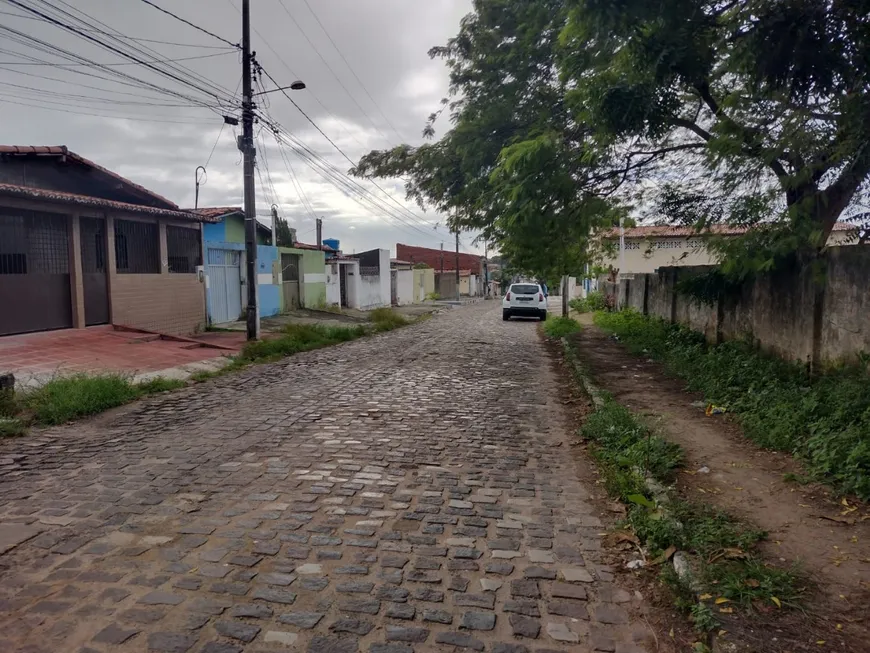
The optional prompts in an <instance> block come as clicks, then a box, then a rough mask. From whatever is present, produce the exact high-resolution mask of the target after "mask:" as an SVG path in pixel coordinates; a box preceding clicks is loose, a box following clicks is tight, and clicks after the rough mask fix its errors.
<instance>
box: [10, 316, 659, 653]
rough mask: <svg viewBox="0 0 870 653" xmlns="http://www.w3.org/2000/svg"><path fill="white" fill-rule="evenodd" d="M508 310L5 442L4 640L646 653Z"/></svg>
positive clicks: (542, 368)
mask: <svg viewBox="0 0 870 653" xmlns="http://www.w3.org/2000/svg"><path fill="white" fill-rule="evenodd" d="M535 329H536V327H535V324H534V323H523V322H510V323H504V322H502V321H501V316H500V315H499V307H498V306H497V305H496V303H495V302H484V303H480V304H477V305H474V306H468V307H463V308H461V309H456V310H452V311H448V312H446V313H443V314H441V315H438V316H437V317H435V318H433V319H432V320H429V321H427V322H425V323H423V324H420V325H417V326H414V327H409V328H406V329H401V330H399V331H395V332H392V333H388V334H383V335H380V336H377V337H374V338H370V339H364V340H359V341H355V342H352V343H348V344H346V345H342V346H339V347H335V348H331V349H325V350H321V351H316V352H309V353H306V354H301V355H298V356H295V357H293V358H291V359H288V360H287V361H284V362H280V363H276V364H271V365H266V366H260V367H256V368H252V369H249V370H247V371H245V372H243V373H240V374H236V375H233V376H227V377H223V378H221V379H218V380H215V381H213V382H211V383H208V384H204V385H200V386H196V387H193V388H189V389H186V390H183V391H180V392H177V393H172V394H169V395H165V396H161V397H155V398H152V399H150V400H148V401H146V402H145V403H142V404H138V405H135V406H131V407H128V408H125V409H122V410H121V411H118V412H116V413H114V414H112V415H104V416H102V417H99V418H97V419H95V420H92V421H89V422H83V423H80V424H77V425H72V426H67V427H63V428H56V429H53V430H49V431H45V432H41V433H36V434H32V435H31V436H28V437H26V438H22V439H17V440H12V441H6V442H3V443H0V523H2V524H5V525H7V527H11V528H13V529H14V528H16V527H20V528H22V529H25V528H27V527H33V526H35V527H38V528H39V529H41V532H40V533H39V534H38V535H37V536H36V537H33V538H32V539H29V540H28V541H26V542H24V543H23V544H20V545H19V546H17V547H16V548H13V549H12V550H10V551H8V552H7V553H5V554H4V555H2V556H0V651H4V652H5V651H18V652H21V653H24V652H27V653H43V652H44V653H58V652H64V653H65V652H72V653H95V652H96V653H102V652H108V651H113V652H116V651H117V652H122V653H123V652H128V651H129V652H133V651H149V652H157V653H170V652H171V653H184V652H187V651H191V652H194V653H239V652H241V651H245V652H266V651H286V650H303V651H309V652H311V653H318V652H331V653H337V652H344V651H348V652H353V651H372V652H378V651H380V652H383V653H388V652H389V653H392V652H407V651H418V652H419V651H454V650H457V651H459V650H472V651H492V652H502V653H524V652H539V653H546V652H547V651H569V650H570V651H575V652H576V651H593V650H594V651H614V652H618V653H630V652H633V651H638V652H639V651H643V650H646V649H645V646H646V645H647V644H646V643H647V641H648V638H649V633H648V631H647V629H646V627H645V626H644V625H643V624H642V623H638V622H636V621H633V620H632V619H631V617H630V614H631V613H632V611H631V610H630V608H631V607H632V606H631V603H632V601H634V598H633V596H632V595H629V594H628V593H627V592H625V591H623V590H621V589H619V588H618V587H617V586H616V585H615V584H614V582H613V580H614V579H613V574H612V570H611V569H608V568H607V567H604V566H602V565H600V564H597V562H596V560H597V558H598V550H599V548H600V538H601V535H600V531H601V524H600V522H599V520H598V519H597V517H595V516H594V513H595V512H596V511H595V509H594V507H593V506H592V505H591V499H590V496H591V495H590V493H589V491H588V490H587V488H585V487H583V486H582V485H581V484H580V483H579V482H578V480H577V476H576V472H575V469H574V464H573V462H572V460H571V458H570V456H571V453H570V451H569V449H568V447H567V446H561V447H558V446H557V445H559V444H560V443H561V444H563V445H565V444H566V443H567V437H568V433H567V431H566V429H567V422H566V421H565V416H564V414H563V408H562V406H561V405H560V403H559V401H558V395H557V393H556V392H555V388H556V378H555V376H554V375H553V372H552V370H551V369H550V365H549V362H548V360H547V358H546V353H545V350H544V347H543V345H542V344H541V343H540V341H539V340H538V337H537V335H536V332H535Z"/></svg>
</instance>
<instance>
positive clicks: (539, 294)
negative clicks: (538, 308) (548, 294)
mask: <svg viewBox="0 0 870 653" xmlns="http://www.w3.org/2000/svg"><path fill="white" fill-rule="evenodd" d="M538 301H539V302H542V301H544V293H542V292H539V293H538Z"/></svg>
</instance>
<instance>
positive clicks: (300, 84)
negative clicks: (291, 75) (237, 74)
mask: <svg viewBox="0 0 870 653" xmlns="http://www.w3.org/2000/svg"><path fill="white" fill-rule="evenodd" d="M288 88H289V89H290V90H291V91H301V90H302V89H303V88H305V82H303V81H302V80H300V79H297V80H296V81H295V82H293V83H292V84H290V86H279V87H278V88H272V89H269V90H268V91H260V92H259V93H254V95H265V94H266V93H274V92H275V91H286V90H287V89H288Z"/></svg>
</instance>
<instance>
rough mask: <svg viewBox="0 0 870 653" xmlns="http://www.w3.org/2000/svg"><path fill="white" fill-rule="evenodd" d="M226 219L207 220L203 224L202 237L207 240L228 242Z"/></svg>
mask: <svg viewBox="0 0 870 653" xmlns="http://www.w3.org/2000/svg"><path fill="white" fill-rule="evenodd" d="M225 222H226V221H225V220H221V221H220V222H206V223H203V225H202V237H203V240H205V241H206V242H226V240H227V225H226V223H225Z"/></svg>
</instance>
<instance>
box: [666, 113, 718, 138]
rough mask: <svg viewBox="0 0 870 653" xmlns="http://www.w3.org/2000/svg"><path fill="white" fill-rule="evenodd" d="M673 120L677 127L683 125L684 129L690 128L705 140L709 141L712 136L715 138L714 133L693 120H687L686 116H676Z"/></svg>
mask: <svg viewBox="0 0 870 653" xmlns="http://www.w3.org/2000/svg"><path fill="white" fill-rule="evenodd" d="M672 122H673V123H674V125H676V126H677V127H683V128H684V129H688V130H689V131H691V132H695V134H697V135H698V136H700V137H701V138H703V139H704V140H705V141H709V140H710V139H711V138H713V134H711V133H710V132H708V131H707V130H706V129H704V128H703V127H701V126H700V125H697V124H695V123H694V122H692V121H691V120H686V119H685V118H674V119H673V120H672Z"/></svg>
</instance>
